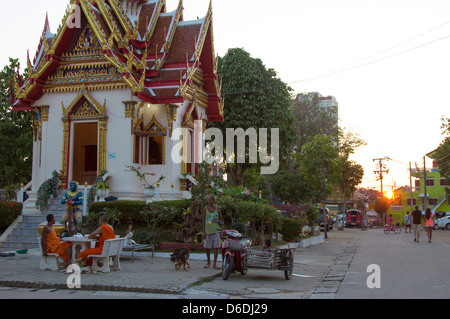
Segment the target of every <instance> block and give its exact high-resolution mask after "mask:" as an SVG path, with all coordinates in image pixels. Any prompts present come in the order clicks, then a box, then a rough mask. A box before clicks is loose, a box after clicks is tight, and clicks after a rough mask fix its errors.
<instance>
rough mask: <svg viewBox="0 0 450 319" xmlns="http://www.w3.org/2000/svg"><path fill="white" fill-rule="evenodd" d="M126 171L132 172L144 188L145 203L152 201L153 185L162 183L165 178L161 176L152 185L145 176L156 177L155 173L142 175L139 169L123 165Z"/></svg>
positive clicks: (153, 194) (154, 192)
mask: <svg viewBox="0 0 450 319" xmlns="http://www.w3.org/2000/svg"><path fill="white" fill-rule="evenodd" d="M125 166H126V169H125V171H127V172H133V173H135V174H136V176H137V178H138V179H139V180H140V181H141V182H142V184H143V186H144V197H145V199H146V202H147V203H150V202H151V201H152V198H153V197H154V196H155V194H156V187H155V185H156V184H158V183H160V182H162V181H163V180H164V179H165V178H166V177H165V176H163V175H161V176H160V177H159V178H158V180H156V181H155V182H154V183H149V182H148V181H147V176H156V174H155V173H142V172H141V171H140V170H141V167H134V166H131V165H125Z"/></svg>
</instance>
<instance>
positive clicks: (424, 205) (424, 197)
mask: <svg viewBox="0 0 450 319" xmlns="http://www.w3.org/2000/svg"><path fill="white" fill-rule="evenodd" d="M423 186H424V191H423V211H424V212H425V211H426V210H427V206H428V198H427V166H426V164H425V156H424V157H423Z"/></svg>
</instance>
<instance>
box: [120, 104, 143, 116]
mask: <svg viewBox="0 0 450 319" xmlns="http://www.w3.org/2000/svg"><path fill="white" fill-rule="evenodd" d="M122 103H123V105H124V107H125V118H130V119H131V118H133V117H134V114H135V113H136V105H137V104H138V103H139V102H137V101H123V102H122Z"/></svg>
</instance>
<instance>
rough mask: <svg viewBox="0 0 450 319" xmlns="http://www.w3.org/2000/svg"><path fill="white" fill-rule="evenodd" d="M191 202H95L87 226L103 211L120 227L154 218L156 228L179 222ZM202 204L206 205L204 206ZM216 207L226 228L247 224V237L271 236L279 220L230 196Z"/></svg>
mask: <svg viewBox="0 0 450 319" xmlns="http://www.w3.org/2000/svg"><path fill="white" fill-rule="evenodd" d="M191 203H192V200H187V199H184V200H177V201H163V202H153V203H149V204H146V203H145V202H141V201H115V202H97V203H92V204H91V206H90V207H89V220H88V227H89V228H92V227H95V226H97V225H98V218H99V217H100V215H102V214H103V213H104V212H105V211H107V212H108V215H109V216H110V217H112V218H114V219H115V220H116V221H118V222H119V223H120V224H122V225H127V224H128V218H129V217H131V218H132V220H133V224H134V225H140V226H149V225H150V223H151V220H152V218H153V216H157V217H158V221H157V223H154V224H152V226H153V227H156V226H158V225H156V224H159V226H161V225H170V224H173V223H182V222H183V213H185V212H186V210H187V209H188V208H190V206H191ZM205 204H206V203H205ZM216 204H217V205H218V206H220V207H221V209H222V216H223V217H224V220H225V225H226V227H229V225H231V224H235V223H241V224H245V223H249V226H250V228H251V234H249V235H251V237H254V236H257V235H258V234H261V233H266V234H271V233H272V231H273V229H274V228H275V227H276V225H279V224H280V223H281V221H282V219H283V217H282V216H281V215H280V214H279V213H278V211H277V209H276V208H274V207H272V206H270V205H267V204H263V203H256V202H252V201H245V200H240V199H236V198H232V197H230V196H224V197H219V198H217V202H216Z"/></svg>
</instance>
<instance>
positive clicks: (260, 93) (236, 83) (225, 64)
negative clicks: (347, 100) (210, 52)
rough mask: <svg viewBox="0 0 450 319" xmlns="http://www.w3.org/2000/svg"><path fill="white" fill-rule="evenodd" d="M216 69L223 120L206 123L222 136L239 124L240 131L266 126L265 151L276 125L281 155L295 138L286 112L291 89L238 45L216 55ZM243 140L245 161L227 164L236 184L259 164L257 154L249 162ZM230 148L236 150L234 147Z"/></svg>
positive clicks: (288, 150) (291, 120)
mask: <svg viewBox="0 0 450 319" xmlns="http://www.w3.org/2000/svg"><path fill="white" fill-rule="evenodd" d="M218 73H219V76H220V78H221V80H222V93H223V95H224V98H225V107H224V118H225V120H224V121H223V122H221V123H211V124H210V126H213V127H217V128H219V129H221V131H222V132H223V134H224V136H225V134H226V129H227V128H233V129H238V128H242V129H243V130H244V131H246V130H247V129H251V128H254V129H256V131H257V132H258V131H259V129H263V128H267V129H268V143H267V144H268V150H267V153H268V154H269V155H270V154H271V152H270V150H271V149H272V148H273V146H274V145H271V135H270V133H271V129H272V128H278V129H279V141H278V142H277V143H278V145H277V146H278V147H279V151H280V157H281V159H283V158H285V157H286V156H287V155H288V154H289V153H290V151H291V149H292V146H293V145H294V143H295V141H296V132H295V128H294V126H293V117H292V115H291V113H290V107H291V104H290V99H291V91H292V89H291V88H290V87H289V86H288V85H287V84H286V83H284V82H283V81H281V80H280V79H279V78H277V73H276V72H275V70H273V69H267V68H266V66H265V65H264V63H263V62H262V61H261V60H260V59H257V58H253V57H251V56H250V54H249V53H248V52H246V51H245V50H244V49H240V48H235V49H229V50H228V52H227V53H226V54H225V56H224V57H223V58H220V59H219V67H218ZM247 140H248V139H247ZM236 144H237V143H235V145H236ZM246 144H247V148H246V150H247V151H246V154H245V156H246V161H245V163H237V161H235V162H234V163H230V164H229V165H228V167H227V173H229V174H230V175H231V177H232V179H233V181H234V182H235V184H236V185H243V184H244V175H245V171H246V170H248V169H250V168H255V167H257V168H258V167H260V166H262V165H263V164H262V163H261V162H260V161H259V157H258V162H257V163H250V161H249V160H248V157H249V154H248V143H246ZM224 146H225V145H224ZM252 146H254V145H252ZM225 148H226V147H225ZM227 151H229V152H230V150H227ZM233 151H234V153H235V154H237V151H236V149H235V150H233ZM230 153H231V152H230ZM228 160H230V159H228Z"/></svg>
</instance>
